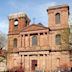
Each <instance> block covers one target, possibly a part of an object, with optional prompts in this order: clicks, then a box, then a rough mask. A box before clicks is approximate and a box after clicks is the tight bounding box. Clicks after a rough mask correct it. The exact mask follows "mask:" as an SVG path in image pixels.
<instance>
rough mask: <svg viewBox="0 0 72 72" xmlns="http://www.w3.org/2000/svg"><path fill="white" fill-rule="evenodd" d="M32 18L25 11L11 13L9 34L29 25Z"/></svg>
mask: <svg viewBox="0 0 72 72" xmlns="http://www.w3.org/2000/svg"><path fill="white" fill-rule="evenodd" d="M29 23H30V19H29V18H28V16H27V15H26V14H25V13H24V12H19V13H14V14H10V15H9V34H14V33H15V34H16V33H19V32H20V31H21V30H22V29H23V28H25V27H26V26H28V25H29Z"/></svg>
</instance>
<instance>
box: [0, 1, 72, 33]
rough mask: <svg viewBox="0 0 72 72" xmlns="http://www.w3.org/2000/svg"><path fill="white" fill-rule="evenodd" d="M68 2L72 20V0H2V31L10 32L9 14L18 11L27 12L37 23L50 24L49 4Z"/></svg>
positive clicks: (0, 29) (0, 26) (0, 9)
mask: <svg viewBox="0 0 72 72" xmlns="http://www.w3.org/2000/svg"><path fill="white" fill-rule="evenodd" d="M61 4H68V5H69V6H70V13H71V14H70V19H69V20H70V21H71V18H72V0H0V31H2V32H4V33H6V34H7V33H8V25H9V23H8V15H9V14H12V13H14V12H15V13H16V12H21V11H23V12H25V13H26V14H27V15H28V16H29V18H30V19H31V23H33V19H34V18H35V23H39V22H41V23H43V24H44V25H45V26H48V15H47V12H46V9H47V8H48V7H49V6H54V5H61Z"/></svg>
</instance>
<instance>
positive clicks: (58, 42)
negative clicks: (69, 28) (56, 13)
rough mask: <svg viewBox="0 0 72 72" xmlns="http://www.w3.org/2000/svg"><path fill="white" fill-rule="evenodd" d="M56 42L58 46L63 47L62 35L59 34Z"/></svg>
mask: <svg viewBox="0 0 72 72" xmlns="http://www.w3.org/2000/svg"><path fill="white" fill-rule="evenodd" d="M55 40H56V45H61V35H59V34H57V35H56V38H55Z"/></svg>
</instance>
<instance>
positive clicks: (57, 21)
mask: <svg viewBox="0 0 72 72" xmlns="http://www.w3.org/2000/svg"><path fill="white" fill-rule="evenodd" d="M55 22H56V24H60V13H56V15H55Z"/></svg>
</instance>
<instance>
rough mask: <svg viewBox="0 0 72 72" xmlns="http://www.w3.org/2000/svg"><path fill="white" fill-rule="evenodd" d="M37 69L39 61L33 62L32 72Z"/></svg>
mask: <svg viewBox="0 0 72 72" xmlns="http://www.w3.org/2000/svg"><path fill="white" fill-rule="evenodd" d="M36 67H37V60H32V71H34V70H35V68H36Z"/></svg>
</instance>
